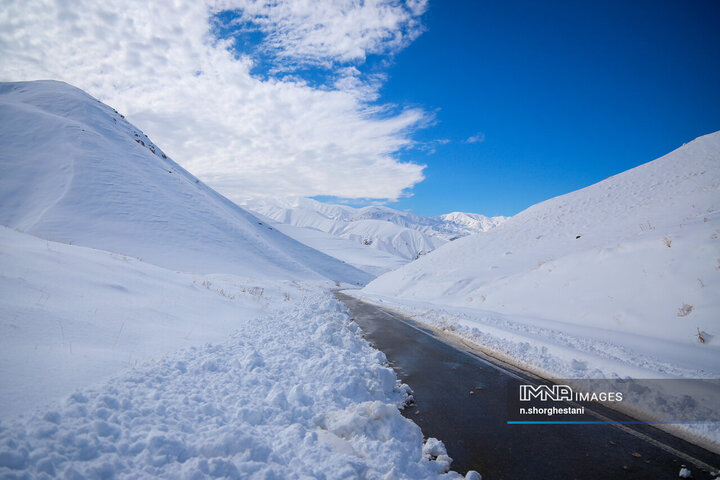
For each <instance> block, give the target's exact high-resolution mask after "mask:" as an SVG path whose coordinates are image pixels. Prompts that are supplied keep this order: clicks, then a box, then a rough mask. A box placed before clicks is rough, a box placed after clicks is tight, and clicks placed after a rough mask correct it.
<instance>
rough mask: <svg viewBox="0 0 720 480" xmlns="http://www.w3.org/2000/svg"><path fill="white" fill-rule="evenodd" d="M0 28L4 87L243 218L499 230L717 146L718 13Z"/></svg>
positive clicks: (528, 5) (531, 10)
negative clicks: (161, 160) (40, 85)
mask: <svg viewBox="0 0 720 480" xmlns="http://www.w3.org/2000/svg"><path fill="white" fill-rule="evenodd" d="M5 9H6V10H7V12H6V13H7V14H6V15H4V16H2V15H0V80H6V81H18V80H34V79H47V78H52V79H58V80H64V81H66V82H68V83H70V84H72V85H75V86H77V87H79V88H82V89H83V90H85V91H87V92H88V93H90V94H91V95H93V96H95V97H96V98H98V99H99V100H101V101H103V102H105V103H107V104H108V105H111V106H113V107H114V108H116V109H117V110H118V111H120V112H122V113H124V114H125V115H126V117H127V118H128V120H129V121H131V122H132V123H133V124H135V125H136V126H138V127H139V128H140V129H142V130H143V131H144V132H145V133H146V134H147V135H149V136H150V138H152V139H153V141H154V142H155V143H156V144H158V145H160V146H161V147H162V148H163V150H164V151H165V152H166V153H167V154H168V155H170V157H171V158H172V159H173V160H175V161H177V162H178V163H180V164H181V165H182V166H183V167H185V168H186V169H188V170H189V171H190V172H192V173H193V174H195V175H197V176H198V177H199V178H200V179H202V180H203V181H205V182H206V183H208V184H209V185H210V186H212V187H213V188H215V189H217V190H218V191H219V192H220V193H222V194H224V195H226V196H227V197H228V198H230V199H232V200H234V201H236V202H238V203H240V204H243V202H245V201H248V200H250V199H253V198H259V197H281V196H307V197H315V198H321V199H330V200H336V201H337V200H341V201H348V202H352V203H353V204H355V205H358V204H363V202H365V203H366V204H367V203H385V204H387V205H389V206H391V207H394V208H398V209H402V210H412V211H414V212H416V213H419V214H423V215H436V214H440V213H445V212H449V211H454V210H460V211H469V212H477V213H483V214H486V215H512V214H515V213H517V212H519V211H520V210H522V209H524V208H526V207H528V206H530V205H532V204H534V203H537V202H540V201H543V200H546V199H548V198H551V197H553V196H556V195H561V194H564V193H567V192H570V191H572V190H575V189H578V188H582V187H584V186H587V185H590V184H592V183H594V182H597V181H600V180H602V179H604V178H606V177H608V176H610V175H613V174H616V173H619V172H622V171H624V170H627V169H629V168H632V167H634V166H636V165H639V164H641V163H644V162H647V161H650V160H653V159H655V158H657V157H659V156H661V155H663V154H665V153H668V152H669V151H671V150H673V149H675V148H677V147H679V146H680V145H682V144H683V143H684V142H688V141H690V140H692V139H693V138H695V137H697V136H699V135H704V134H707V133H711V132H714V131H717V130H720V88H718V85H720V28H718V25H720V1H717V0H676V1H663V0H653V1H645V0H632V1H629V2H628V1H619V0H611V1H606V2H587V1H561V0H552V1H547V2H538V1H536V0H535V1H525V0H512V1H484V0H483V1H481V0H472V1H471V0H445V1H440V0H438V1H434V0H432V1H428V0H374V1H373V2H358V1H353V0H313V1H312V2H304V1H283V2H264V1H257V0H223V1H222V2H218V1H216V0H205V1H197V0H154V1H153V2H151V3H150V4H148V3H147V2H146V1H145V0H125V1H124V2H121V3H120V2H110V3H101V2H87V3H83V2H52V1H50V0H47V3H46V4H45V5H43V6H38V5H36V4H35V3H32V2H24V1H19V0H18V1H14V2H9V3H8V4H7V6H6V8H5ZM17 18H22V19H23V21H22V22H17V21H15V20H14V19H17ZM469 139H474V140H475V141H474V142H468V140H469Z"/></svg>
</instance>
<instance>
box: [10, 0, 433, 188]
mask: <svg viewBox="0 0 720 480" xmlns="http://www.w3.org/2000/svg"><path fill="white" fill-rule="evenodd" d="M118 3H120V2H118ZM122 4H123V5H122V6H119V5H116V4H114V3H113V4H107V5H101V4H100V3H99V2H95V1H90V0H77V1H63V0H58V1H54V2H53V1H50V0H42V1H41V0H21V1H11V2H5V4H4V7H3V9H2V11H0V72H1V73H0V78H2V80H8V81H11V80H12V81H14V80H30V79H40V78H53V79H60V80H64V81H67V82H68V83H71V84H73V85H76V86H78V87H80V88H82V89H84V90H86V91H88V92H89V93H91V94H92V95H94V96H96V97H98V98H100V99H101V100H102V101H104V102H106V103H108V104H110V105H112V106H113V107H115V108H117V109H118V110H119V111H121V112H124V113H126V115H127V117H128V119H129V120H130V121H132V122H133V123H135V124H136V125H138V126H139V127H140V128H142V129H143V130H144V131H145V133H147V134H148V135H149V136H150V137H151V138H153V140H154V141H155V142H156V143H158V144H159V145H160V146H161V147H162V148H163V150H165V151H166V152H167V153H168V154H170V155H171V156H172V157H173V159H175V160H176V161H178V162H179V163H180V164H182V165H183V166H184V167H186V168H187V169H189V170H190V171H191V172H193V173H194V174H196V175H198V176H199V177H200V178H202V179H203V180H204V181H206V182H207V183H208V184H210V185H212V186H213V187H215V188H217V189H218V190H219V191H220V192H221V193H223V194H225V195H227V196H229V197H230V198H232V199H234V200H238V201H242V200H243V199H246V198H249V197H257V196H284V195H299V196H313V195H332V196H337V197H346V198H384V199H391V200H392V199H396V198H398V197H400V196H402V195H403V194H404V192H405V191H406V190H407V189H408V188H411V187H412V186H413V185H415V184H416V183H417V182H419V181H421V180H422V179H423V175H422V169H423V167H422V166H421V165H416V164H412V163H405V162H400V161H399V160H398V159H397V153H398V152H399V151H400V150H402V149H406V148H411V147H412V145H413V142H412V141H411V138H410V137H411V134H412V132H413V131H414V130H415V129H417V128H420V127H422V126H423V125H425V124H426V123H427V121H428V114H427V113H426V112H424V111H423V110H421V109H418V108H410V109H404V110H403V109H398V108H397V107H395V106H388V105H377V104H374V103H372V100H374V99H375V96H376V95H375V92H376V85H377V84H379V83H380V82H381V81H382V78H378V77H374V78H372V79H367V81H366V79H364V78H362V74H361V73H360V72H359V71H358V69H357V68H355V67H356V66H357V65H358V64H359V63H361V62H362V61H363V60H364V58H365V57H366V56H367V55H369V54H377V53H393V52H396V51H397V50H399V49H401V48H403V46H405V45H407V43H408V42H410V41H412V39H413V38H415V37H416V36H417V35H419V33H420V31H421V26H420V23H419V16H420V15H421V14H422V12H423V11H424V10H425V9H426V4H425V2H420V1H409V2H405V3H400V2H398V1H390V0H387V1H375V2H369V1H368V2H364V3H363V4H358V5H355V3H353V2H340V1H334V0H325V1H322V2H320V1H318V2H301V1H298V2H290V3H287V4H285V3H280V2H260V1H250V0H247V1H240V0H239V1H218V2H211V3H202V2H196V1H192V0H176V1H172V0H164V1H157V2H144V1H139V0H130V1H126V2H122ZM225 10H233V11H242V12H243V15H244V17H243V18H244V19H245V20H246V21H251V20H252V22H253V23H254V24H257V25H260V28H262V30H263V32H264V34H265V35H266V43H264V44H263V48H268V49H272V50H273V52H275V53H274V54H275V55H276V56H277V57H278V58H282V59H289V61H292V62H295V63H302V62H309V63H312V64H325V65H331V66H332V68H333V69H335V71H336V72H338V81H337V82H335V84H334V85H333V86H331V87H327V86H326V87H323V88H314V87H312V86H310V85H309V84H308V83H306V82H304V81H303V80H302V79H297V78H296V79H287V78H284V79H278V78H267V79H261V78H258V77H257V76H254V75H252V74H251V72H252V68H253V66H254V65H255V62H256V61H257V60H256V59H254V58H253V57H251V56H249V55H243V54H242V53H241V52H240V53H239V52H238V51H237V50H236V49H235V48H234V47H235V46H234V45H233V42H232V40H231V39H222V38H216V37H214V36H213V35H212V25H211V19H212V17H213V15H215V14H217V13H218V12H221V11H225ZM306 22H310V23H307V24H306ZM312 22H317V23H312ZM307 25H314V27H313V28H309V27H308V26H307Z"/></svg>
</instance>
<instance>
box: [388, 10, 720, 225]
mask: <svg viewBox="0 0 720 480" xmlns="http://www.w3.org/2000/svg"><path fill="white" fill-rule="evenodd" d="M422 21H423V24H424V26H425V28H426V30H425V32H424V33H423V34H422V35H421V36H420V37H419V38H418V39H417V40H415V41H414V42H413V43H412V44H410V45H409V46H408V47H406V48H405V49H404V50H402V51H401V52H399V53H398V54H397V55H396V56H395V58H394V62H393V64H392V65H391V66H390V67H389V68H387V70H386V73H387V75H388V79H387V81H386V83H385V84H384V86H383V87H382V88H381V90H380V94H381V97H380V101H382V102H392V103H395V104H398V105H420V106H422V107H423V108H425V109H426V110H428V111H431V112H434V115H435V123H434V125H433V126H431V127H429V128H426V129H421V130H419V131H417V132H416V133H415V134H414V139H415V140H417V141H418V142H424V143H425V144H426V147H427V148H428V149H429V150H428V151H423V150H417V149H410V150H405V151H403V152H402V153H401V158H402V159H403V160H408V161H413V162H415V163H420V164H425V165H427V168H426V169H425V171H424V174H425V177H426V178H425V180H424V181H423V182H421V183H419V184H417V185H416V186H415V187H414V188H413V189H412V194H413V195H412V196H411V197H407V198H403V199H401V200H399V201H398V202H394V203H390V204H389V206H391V207H393V208H398V209H411V210H413V211H415V212H416V213H420V214H424V215H435V214H440V213H444V212H447V211H451V210H461V211H471V212H477V213H483V214H486V215H512V214H515V213H517V212H519V211H521V210H523V209H524V208H526V207H528V206H530V205H532V204H534V203H537V202H540V201H542V200H545V199H548V198H551V197H554V196H557V195H561V194H564V193H567V192H570V191H573V190H576V189H578V188H582V187H584V186H587V185H590V184H592V183H595V182H597V181H600V180H602V179H604V178H607V177H609V176H611V175H614V174H616V173H619V172H622V171H624V170H627V169H629V168H632V167H634V166H637V165H639V164H642V163H645V162H647V161H650V160H653V159H655V158H657V157H659V156H661V155H663V154H665V153H667V152H669V151H671V150H673V149H675V148H677V147H679V146H680V145H682V144H683V143H684V142H688V141H690V140H692V139H693V138H696V137H697V136H700V135H703V134H707V133H711V132H713V131H716V130H720V2H717V1H704V2H703V1H655V0H654V1H632V2H625V1H610V2H577V1H565V2H562V1H552V2H537V1H512V2H490V1H482V2H480V1H472V0H468V1H460V0H456V1H452V2H448V1H445V2H442V1H435V2H431V3H430V8H429V9H428V11H427V12H426V13H425V14H424V16H423V17H422ZM479 132H481V133H482V134H483V135H484V141H483V142H476V143H464V140H466V139H468V138H469V137H471V136H473V135H476V134H478V133H479ZM446 140H449V142H447V143H443V141H446Z"/></svg>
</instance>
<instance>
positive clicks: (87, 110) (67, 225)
mask: <svg viewBox="0 0 720 480" xmlns="http://www.w3.org/2000/svg"><path fill="white" fill-rule="evenodd" d="M0 224H2V225H4V226H1V227H0V477H2V478H51V477H55V476H59V477H63V478H111V477H113V478H153V477H162V478H193V479H195V478H215V477H223V478H264V479H267V478H353V477H355V478H358V477H359V478H400V479H402V478H407V479H419V478H459V476H458V475H457V474H455V473H453V472H450V473H445V472H446V470H447V469H448V467H449V463H448V462H449V460H448V459H446V458H440V457H437V458H435V459H432V458H429V457H428V456H427V455H425V454H424V453H423V445H424V440H423V436H422V432H421V431H420V429H419V427H418V426H417V425H415V424H414V423H413V422H411V421H410V420H408V419H405V418H404V417H403V416H402V415H401V414H400V412H399V408H400V407H402V406H403V405H404V403H405V402H406V400H407V398H408V392H409V388H407V386H405V385H400V384H399V382H398V380H397V377H396V376H395V373H394V372H393V370H392V369H390V368H389V367H388V365H387V361H386V358H385V356H384V355H383V354H382V353H381V352H379V351H377V350H375V349H374V348H372V347H371V346H370V345H369V344H368V343H367V342H366V341H365V340H364V339H363V338H362V336H361V334H360V330H359V327H358V326H357V325H356V324H355V323H354V322H352V321H351V320H350V318H349V316H348V314H347V312H346V310H345V308H344V306H342V304H340V303H339V302H337V301H336V300H334V299H333V297H332V295H331V294H330V293H329V291H328V287H329V286H335V285H337V284H339V283H340V282H344V283H343V285H345V286H349V285H352V284H357V283H361V284H362V283H364V282H365V281H366V280H368V279H369V278H370V275H368V274H366V273H365V272H362V271H360V270H357V269H355V268H353V267H351V266H349V265H347V264H344V263H342V262H340V261H338V260H336V259H334V258H331V257H329V256H327V255H324V254H321V253H319V252H317V251H314V250H312V249H310V248H308V247H306V246H304V245H302V244H300V243H298V242H296V241H295V240H293V239H291V238H289V237H287V236H285V235H283V234H282V233H281V232H278V231H277V229H274V228H272V227H271V226H270V225H267V224H266V223H265V222H263V221H262V220H259V219H258V218H256V217H254V216H253V215H251V214H249V213H247V212H246V211H244V210H243V209H241V208H239V207H237V206H235V205H234V204H232V203H230V202H229V201H227V200H226V199H224V198H223V197H221V196H220V195H218V194H217V193H215V192H214V191H212V190H210V189H209V188H207V187H206V186H204V185H203V184H202V183H201V182H199V181H197V180H196V179H195V178H194V177H192V175H190V174H189V173H188V172H186V171H184V170H182V169H181V168H180V167H179V166H177V165H176V164H175V163H173V162H172V161H171V160H170V159H168V158H166V155H165V154H164V153H163V152H162V150H160V148H159V147H157V146H155V145H154V144H153V143H152V142H151V141H150V140H149V139H147V137H145V136H144V135H142V133H141V132H139V131H138V130H137V129H135V128H134V127H133V126H132V125H130V124H129V123H127V122H125V120H124V119H123V118H122V117H121V116H120V115H119V114H118V113H116V112H114V111H113V110H112V109H111V108H109V107H107V106H105V105H103V104H101V103H99V102H98V101H97V100H95V99H93V98H91V97H89V96H88V95H86V94H85V93H83V92H82V91H80V90H77V89H75V88H73V87H70V86H69V85H66V84H63V83H59V82H50V81H42V82H22V83H12V84H1V85H0ZM336 282H337V283H336ZM429 441H432V442H435V440H434V439H433V440H429Z"/></svg>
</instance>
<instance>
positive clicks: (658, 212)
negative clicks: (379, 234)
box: [349, 132, 720, 437]
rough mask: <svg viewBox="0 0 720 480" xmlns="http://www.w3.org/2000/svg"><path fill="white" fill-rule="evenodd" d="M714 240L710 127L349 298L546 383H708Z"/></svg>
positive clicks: (718, 359) (718, 181)
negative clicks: (455, 338)
mask: <svg viewBox="0 0 720 480" xmlns="http://www.w3.org/2000/svg"><path fill="white" fill-rule="evenodd" d="M719 236H720V132H718V133H714V134H710V135H706V136H704V137H700V138H698V139H696V140H695V141H693V142H691V143H688V144H686V145H684V146H682V147H681V148H679V149H677V150H675V151H673V152H671V153H669V154H667V155H665V156H664V157H662V158H660V159H657V160H655V161H652V162H649V163H647V164H644V165H641V166H639V167H637V168H634V169H632V170H629V171H627V172H624V173H621V174H619V175H616V176H614V177H611V178H609V179H606V180H604V181H602V182H600V183H597V184H595V185H592V186H590V187H587V188H584V189H581V190H578V191H576V192H573V193H570V194H567V195H563V196H560V197H557V198H553V199H551V200H548V201H545V202H542V203H540V204H537V205H535V206H532V207H530V208H528V209H527V210H525V211H523V212H521V213H519V214H518V215H516V216H515V217H512V218H510V219H508V220H507V221H505V222H503V223H502V224H500V225H499V226H497V227H496V228H494V229H492V230H489V231H487V232H485V233H481V234H477V235H474V236H469V237H466V238H462V239H459V240H456V241H454V242H452V243H449V244H447V245H444V246H443V247H441V248H439V249H438V250H436V251H434V252H432V253H431V254H429V255H427V256H424V257H422V258H420V259H418V260H417V261H415V262H412V263H409V264H407V265H405V266H403V267H401V268H399V269H398V270H395V271H393V272H390V273H386V274H384V275H382V276H380V277H378V278H377V279H375V280H374V281H373V282H371V283H370V284H368V285H367V286H366V287H365V288H364V289H363V290H361V291H359V292H358V291H352V292H349V293H351V294H353V295H355V296H358V297H360V298H364V299H367V300H370V301H373V302H376V303H379V304H381V305H384V306H388V307H391V308H394V309H396V310H399V311H401V312H404V313H406V314H409V315H411V316H413V318H415V319H417V320H419V321H422V322H425V323H428V324H430V325H433V326H434V327H436V328H438V329H443V330H447V331H451V332H453V334H458V335H461V336H463V337H465V338H467V339H470V340H472V341H473V342H475V343H477V344H478V345H482V346H483V348H486V349H488V350H490V351H493V352H494V353H495V354H499V355H502V356H504V357H506V358H507V359H509V360H510V361H512V362H514V363H518V364H521V365H523V366H524V367H526V368H530V369H532V370H535V371H537V372H539V373H541V374H543V375H545V376H549V377H554V378H617V377H626V376H630V377H633V378H718V377H720V341H718V339H720V337H719V336H718V335H719V334H720V238H719ZM698 334H700V336H699V335H698ZM700 337H702V339H703V340H704V342H703V341H700ZM716 430H717V429H716ZM705 433H707V432H705ZM710 434H711V435H712V436H713V437H715V436H717V435H718V432H717V431H715V432H714V433H712V432H711V433H710Z"/></svg>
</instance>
